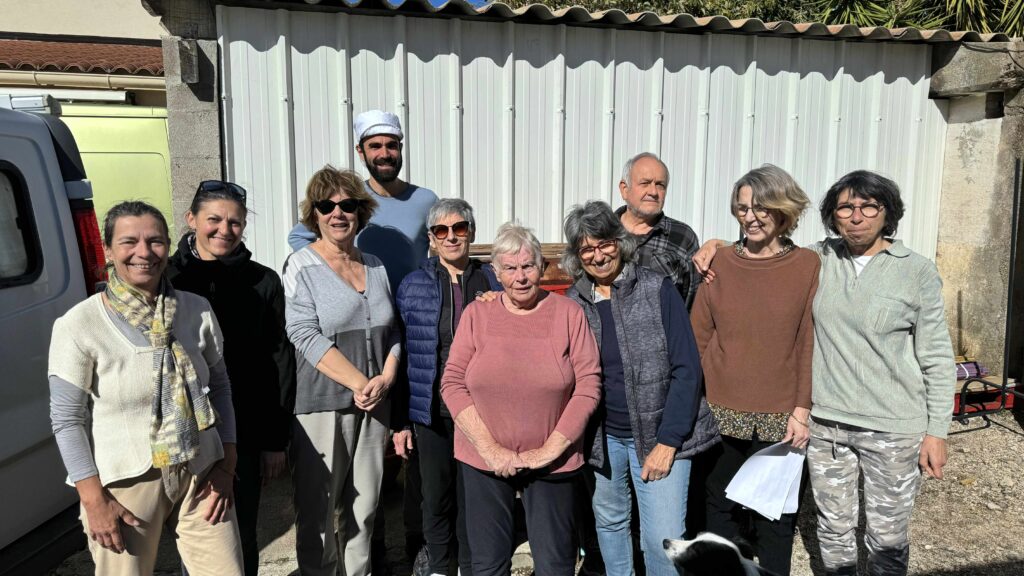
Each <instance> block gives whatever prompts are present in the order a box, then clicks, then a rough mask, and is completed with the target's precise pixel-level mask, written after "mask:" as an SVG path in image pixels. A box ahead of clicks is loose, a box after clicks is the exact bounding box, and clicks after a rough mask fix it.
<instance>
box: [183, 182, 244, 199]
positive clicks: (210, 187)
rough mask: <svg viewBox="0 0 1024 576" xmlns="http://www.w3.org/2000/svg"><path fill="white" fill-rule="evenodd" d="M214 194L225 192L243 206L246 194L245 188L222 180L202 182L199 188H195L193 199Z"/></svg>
mask: <svg viewBox="0 0 1024 576" xmlns="http://www.w3.org/2000/svg"><path fill="white" fill-rule="evenodd" d="M215 192H227V193H228V194H231V195H232V196H234V197H235V198H237V199H239V200H241V201H242V204H245V198H246V196H247V195H248V193H247V192H246V191H245V188H242V187H241V186H239V185H238V184H235V183H234V182H224V181H222V180H203V181H202V182H200V183H199V187H198V188H196V194H195V197H196V198H198V197H199V196H200V195H202V194H211V193H215Z"/></svg>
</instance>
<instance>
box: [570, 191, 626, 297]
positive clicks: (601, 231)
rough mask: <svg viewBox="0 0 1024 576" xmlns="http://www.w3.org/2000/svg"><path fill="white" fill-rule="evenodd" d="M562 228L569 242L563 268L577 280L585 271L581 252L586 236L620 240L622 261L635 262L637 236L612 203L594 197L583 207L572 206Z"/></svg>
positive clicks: (599, 239) (596, 238)
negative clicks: (628, 227)
mask: <svg viewBox="0 0 1024 576" xmlns="http://www.w3.org/2000/svg"><path fill="white" fill-rule="evenodd" d="M563 228H564V230H565V240H566V242H568V245H567V246H566V247H565V253H563V254H562V270H564V271H565V273H566V274H568V275H569V276H571V277H572V278H573V279H574V280H578V279H579V278H580V277H582V276H583V274H584V270H583V264H582V262H581V261H580V256H579V253H578V251H579V249H580V247H581V246H582V244H583V239H584V238H593V239H594V240H598V241H601V240H616V241H618V243H619V254H620V255H621V257H622V262H623V263H626V262H632V261H633V257H634V256H635V255H636V248H637V243H638V242H637V239H636V236H634V235H632V234H630V233H629V232H628V231H627V230H626V227H625V226H623V225H622V221H621V220H619V217H618V216H616V215H615V212H614V211H612V207H611V206H609V205H608V204H606V203H604V202H601V201H599V200H591V201H589V202H587V203H586V204H583V205H582V206H580V205H579V204H577V205H576V206H573V207H572V209H571V210H569V214H568V215H567V216H566V217H565V224H564V226H563Z"/></svg>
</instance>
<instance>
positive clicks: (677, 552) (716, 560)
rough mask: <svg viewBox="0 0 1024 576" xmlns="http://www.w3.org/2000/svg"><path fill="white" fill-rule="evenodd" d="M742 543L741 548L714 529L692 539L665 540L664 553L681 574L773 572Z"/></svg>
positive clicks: (754, 575) (733, 575) (737, 575)
mask: <svg viewBox="0 0 1024 576" xmlns="http://www.w3.org/2000/svg"><path fill="white" fill-rule="evenodd" d="M742 544H743V546H742V548H741V546H740V545H738V544H737V543H736V542H733V541H731V540H727V539H725V538H722V537H721V536H719V535H717V534H712V533H711V532H701V533H700V534H698V535H697V537H696V538H694V539H693V540H673V539H670V538H666V539H665V540H664V541H663V545H664V547H665V555H667V556H668V559H669V560H671V561H672V564H673V565H674V566H675V567H676V571H677V572H678V573H679V575H680V576H766V575H767V576H770V575H771V573H770V572H768V571H767V570H764V569H763V568H761V567H760V566H758V565H757V564H755V563H754V562H753V561H752V560H751V558H753V551H752V550H751V549H750V547H749V546H747V545H746V543H742Z"/></svg>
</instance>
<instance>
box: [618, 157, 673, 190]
mask: <svg viewBox="0 0 1024 576" xmlns="http://www.w3.org/2000/svg"><path fill="white" fill-rule="evenodd" d="M644 158H650V159H651V160H656V161H657V162H658V164H661V166H662V168H664V169H665V186H668V179H669V173H668V165H667V164H665V163H664V162H663V161H662V160H661V158H658V155H657V154H655V153H653V152H641V153H639V154H637V155H636V156H633V157H632V158H630V159H629V160H626V163H625V164H623V165H622V183H623V184H625V185H626V187H627V188H628V187H630V186H632V185H633V180H632V176H633V164H636V163H637V162H639V161H641V160H643V159H644Z"/></svg>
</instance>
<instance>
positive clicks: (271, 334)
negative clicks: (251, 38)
mask: <svg viewBox="0 0 1024 576" xmlns="http://www.w3.org/2000/svg"><path fill="white" fill-rule="evenodd" d="M245 201H246V191H245V189H244V188H242V187H241V186H239V185H237V184H234V183H232V182H221V181H218V180H207V181H204V182H201V183H200V184H199V187H198V189H197V190H196V193H195V196H193V197H192V205H191V206H190V207H189V210H188V212H187V213H186V214H185V219H186V222H187V223H188V227H189V231H188V232H187V233H185V234H184V235H183V236H182V237H181V240H180V241H179V242H178V251H177V252H175V254H174V255H173V256H171V258H170V262H169V264H168V267H167V278H168V280H170V281H171V284H172V285H173V286H174V287H175V288H177V289H179V290H186V291H188V292H192V293H194V294H199V295H200V296H202V297H203V298H206V300H207V301H209V302H210V306H212V307H213V311H214V313H215V314H216V315H217V320H218V322H220V327H221V330H222V331H223V333H224V364H225V366H226V368H227V371H228V376H229V377H230V379H231V382H232V391H231V392H232V394H231V400H232V404H233V405H234V408H235V427H236V435H237V453H238V464H237V466H236V467H235V509H236V511H237V515H238V528H239V532H240V534H241V537H242V554H243V558H244V559H245V573H246V575H247V576H255V575H256V571H257V569H258V568H259V547H258V545H257V541H256V523H257V518H258V514H259V506H260V492H261V488H262V485H263V484H265V483H267V482H268V481H269V480H271V479H272V478H275V477H277V476H279V475H281V474H283V473H284V472H285V469H286V464H285V449H286V447H287V446H288V439H289V436H290V434H291V418H290V415H289V414H288V412H287V410H286V408H285V407H284V404H287V403H288V397H289V396H290V395H291V394H294V393H295V353H294V350H293V349H292V345H291V343H290V342H289V341H288V335H287V334H286V333H285V329H284V286H283V285H282V284H281V279H280V277H278V275H277V273H276V272H274V271H273V270H271V269H270V268H267V267H266V266H263V265H262V264H259V263H258V262H255V261H254V260H253V259H252V253H251V252H249V250H248V249H247V248H246V247H245V243H243V242H242V235H243V234H244V232H245V225H246V215H247V212H248V211H247V209H246V206H245ZM283 403H284V404H283Z"/></svg>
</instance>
